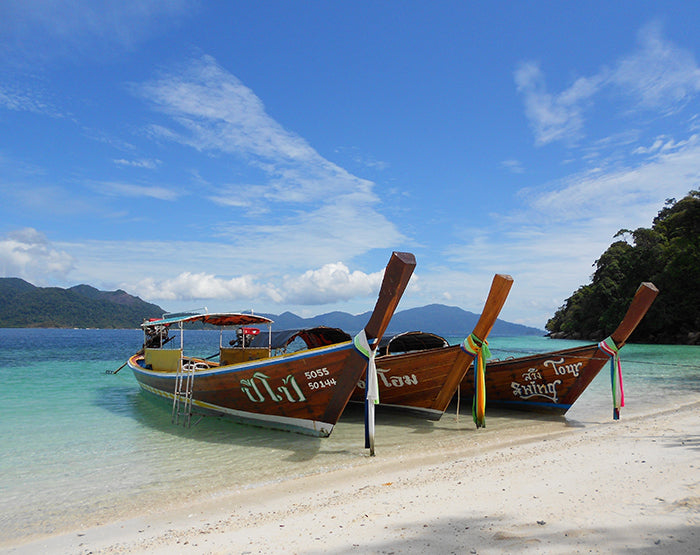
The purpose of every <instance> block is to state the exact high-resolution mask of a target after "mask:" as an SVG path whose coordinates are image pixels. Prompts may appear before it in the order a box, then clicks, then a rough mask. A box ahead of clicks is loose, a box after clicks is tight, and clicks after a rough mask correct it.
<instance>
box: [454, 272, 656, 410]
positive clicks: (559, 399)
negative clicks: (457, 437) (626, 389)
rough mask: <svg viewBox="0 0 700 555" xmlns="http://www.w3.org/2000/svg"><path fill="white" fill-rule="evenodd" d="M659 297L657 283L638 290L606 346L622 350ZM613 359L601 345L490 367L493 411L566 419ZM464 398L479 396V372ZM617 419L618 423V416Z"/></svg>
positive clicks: (465, 384) (467, 382) (467, 383)
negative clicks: (504, 409) (550, 414)
mask: <svg viewBox="0 0 700 555" xmlns="http://www.w3.org/2000/svg"><path fill="white" fill-rule="evenodd" d="M658 294H659V290H658V289H657V288H656V286H654V284H653V283H649V282H643V283H642V284H641V285H640V286H639V288H638V289H637V291H636V293H635V294H634V297H633V298H632V301H631V303H630V306H629V307H628V308H627V312H626V313H625V315H624V317H623V318H622V321H621V322H620V324H619V325H618V326H617V328H616V329H615V331H613V332H612V334H611V335H610V337H609V338H608V339H607V340H606V341H608V340H609V341H610V343H611V344H613V345H615V346H616V348H617V349H621V348H622V347H623V346H624V344H625V342H626V341H627V340H628V339H629V337H630V335H631V334H632V332H633V331H634V330H635V328H636V327H637V325H638V324H639V322H640V321H641V320H642V318H644V315H645V314H646V313H647V311H648V310H649V307H650V306H651V304H652V303H653V302H654V299H656V296H657V295H658ZM609 361H610V357H609V356H608V355H607V354H606V353H605V352H604V351H603V350H602V349H601V348H600V347H599V344H594V345H584V346H582V347H573V348H571V349H563V350H560V351H552V352H549V353H543V354H538V355H532V356H526V357H519V358H514V359H510V360H502V361H493V362H489V363H488V365H487V368H486V402H487V404H489V405H491V406H494V405H500V406H504V407H508V408H515V409H521V410H534V411H550V412H554V413H558V414H564V413H565V412H566V411H568V410H569V409H570V408H571V405H573V404H574V403H575V402H576V399H578V398H579V396H580V395H581V393H583V391H584V390H585V389H586V388H587V387H588V385H589V384H590V383H591V382H592V381H593V378H595V377H596V376H597V375H598V372H600V369H601V368H602V367H603V366H604V365H605V363H606V362H609ZM460 393H461V394H462V395H463V396H464V397H472V396H473V394H474V372H473V370H472V371H471V372H469V373H468V374H467V376H466V378H465V379H464V380H462V383H461V385H460ZM618 409H619V407H616V409H615V411H616V412H615V415H616V417H617V410H618Z"/></svg>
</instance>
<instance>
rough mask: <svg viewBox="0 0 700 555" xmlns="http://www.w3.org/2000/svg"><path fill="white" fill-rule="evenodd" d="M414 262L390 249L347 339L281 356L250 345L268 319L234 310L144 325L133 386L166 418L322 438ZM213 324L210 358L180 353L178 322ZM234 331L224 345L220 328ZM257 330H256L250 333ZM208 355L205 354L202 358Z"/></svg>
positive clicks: (343, 403)
mask: <svg viewBox="0 0 700 555" xmlns="http://www.w3.org/2000/svg"><path fill="white" fill-rule="evenodd" d="M415 265H416V262H415V257H414V256H413V255H412V254H410V253H399V252H395V253H393V254H392V256H391V259H390V260H389V263H388V265H387V267H386V270H385V272H384V278H383V281H382V286H381V290H380V292H379V298H378V300H377V303H376V305H375V308H374V311H373V313H372V315H371V317H370V319H369V321H368V323H367V325H366V326H365V328H364V330H362V331H361V332H360V334H358V336H357V337H356V338H355V340H354V341H344V342H341V343H333V344H330V345H325V346H319V347H316V348H312V349H307V350H302V351H298V352H294V353H288V354H280V355H276V354H273V352H272V350H271V348H270V346H269V343H268V346H266V347H254V346H251V344H252V342H253V341H252V339H253V338H255V336H260V335H263V334H261V333H260V328H259V327H254V326H261V325H267V326H268V333H267V335H268V337H271V333H272V332H271V327H270V325H271V324H272V321H271V320H269V319H268V318H265V317H262V316H256V315H253V314H239V313H223V314H222V313H217V314H210V313H195V314H181V315H175V316H170V317H164V318H161V319H158V320H153V321H148V322H144V323H143V324H142V328H143V330H144V333H145V338H146V340H145V341H144V347H143V349H141V351H139V352H138V353H136V354H135V355H133V356H132V357H131V358H130V359H129V360H128V365H129V367H130V368H131V370H132V372H133V373H134V376H135V377H136V380H137V381H138V383H139V385H140V387H141V388H142V389H143V390H145V391H147V392H149V393H152V394H155V395H157V396H159V397H163V398H167V399H170V400H172V401H173V420H174V421H175V422H178V421H179V418H180V417H181V416H182V417H183V419H184V421H185V422H186V423H189V420H190V418H191V416H192V413H193V412H195V413H203V414H213V415H217V416H227V417H231V418H233V419H235V420H239V421H242V422H245V423H250V424H255V425H259V426H263V427H269V428H278V429H285V430H291V431H295V432H300V433H304V434H308V435H313V436H319V437H327V436H329V435H330V434H331V432H332V431H333V427H334V426H335V424H336V423H337V421H338V418H339V417H340V415H341V413H342V412H343V409H344V408H345V406H346V404H347V402H348V400H349V399H350V395H351V394H352V392H353V390H354V389H355V386H356V385H357V382H358V380H359V379H360V377H361V376H362V374H363V372H364V371H365V370H366V368H367V367H368V360H371V358H372V356H373V351H374V349H376V346H377V345H378V344H379V341H380V340H381V338H382V335H383V334H384V332H385V330H386V327H387V325H388V324H389V321H390V320H391V317H392V316H393V314H394V311H395V309H396V306H397V305H398V303H399V300H400V299H401V296H402V295H403V292H404V290H405V288H406V286H407V284H408V281H409V279H410V277H411V274H412V273H413V269H414V268H415ZM193 323H198V324H210V325H214V326H217V327H218V328H219V329H220V331H221V333H220V335H219V350H218V358H219V360H218V361H214V360H208V359H207V358H200V357H195V356H189V355H187V354H185V352H184V345H183V343H184V340H183V337H184V333H183V332H184V325H185V324H193ZM173 327H177V328H179V332H180V346H179V348H172V347H169V348H165V343H166V342H168V341H169V340H170V339H169V338H168V330H170V329H171V328H173ZM232 330H234V331H235V330H238V331H237V333H236V336H235V338H234V339H233V340H231V341H229V343H228V344H231V342H233V346H232V347H228V346H224V345H226V344H227V343H226V342H225V341H224V339H223V338H224V331H226V332H227V333H231V332H232ZM255 330H257V331H255ZM210 358H213V357H210Z"/></svg>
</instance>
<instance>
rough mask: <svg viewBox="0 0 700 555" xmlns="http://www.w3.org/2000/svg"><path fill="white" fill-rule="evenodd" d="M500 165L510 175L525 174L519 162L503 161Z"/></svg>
mask: <svg viewBox="0 0 700 555" xmlns="http://www.w3.org/2000/svg"><path fill="white" fill-rule="evenodd" d="M501 165H502V166H503V167H504V168H506V169H508V170H509V171H511V172H512V173H525V168H524V167H523V163H522V162H521V161H520V160H512V159H511V160H503V162H501Z"/></svg>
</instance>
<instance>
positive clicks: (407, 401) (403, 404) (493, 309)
mask: <svg viewBox="0 0 700 555" xmlns="http://www.w3.org/2000/svg"><path fill="white" fill-rule="evenodd" d="M512 285H513V278H512V277H511V276H509V275H505V274H496V275H495V276H494V278H493V282H492V283H491V288H490V290H489V294H488V296H487V299H486V302H485V304H484V310H483V311H482V313H481V316H480V317H479V320H478V322H477V323H476V326H475V327H474V331H473V333H472V335H471V338H473V340H474V341H477V342H478V343H480V344H483V343H484V342H485V341H486V339H487V338H488V335H489V333H490V332H491V329H492V328H493V325H494V323H495V322H496V319H497V317H498V314H499V313H500V311H501V308H503V304H504V303H505V301H506V298H507V297H508V293H509V292H510V289H511V287H512ZM414 333H415V334H418V335H419V336H420V335H431V336H432V335H433V334H422V333H421V332H411V333H408V334H399V336H396V337H395V338H393V339H392V341H395V340H396V339H397V338H399V337H401V336H403V335H405V336H410V335H412V334H414ZM433 337H435V338H437V339H440V340H442V341H443V342H444V345H445V346H444V347H443V346H440V347H435V348H432V347H431V348H425V349H422V350H408V349H407V352H404V353H396V354H390V347H389V346H387V350H388V351H387V353H386V354H384V355H383V356H378V357H377V358H376V366H377V381H378V386H379V401H380V404H381V405H382V406H387V407H392V408H397V409H401V410H403V411H406V412H409V413H413V414H415V415H417V416H422V417H423V418H427V419H429V420H439V419H440V417H441V416H442V415H443V413H444V412H445V409H447V407H448V405H449V404H450V401H451V400H452V397H453V395H454V393H455V391H456V390H457V388H458V387H459V384H460V382H461V380H462V379H463V378H464V376H465V374H466V372H467V370H468V368H469V365H470V364H472V362H473V360H474V353H469V352H467V351H466V350H465V349H463V348H462V346H461V345H447V341H446V340H444V339H443V338H441V337H439V336H433ZM389 345H391V341H390V342H389ZM404 348H405V347H404ZM365 388H366V384H365V382H364V380H363V381H360V382H359V383H358V387H357V389H356V390H355V392H354V393H353V395H352V398H351V400H352V401H355V402H362V401H364V399H365V393H366V389H365Z"/></svg>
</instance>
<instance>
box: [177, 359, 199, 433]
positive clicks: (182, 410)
mask: <svg viewBox="0 0 700 555" xmlns="http://www.w3.org/2000/svg"><path fill="white" fill-rule="evenodd" d="M196 368H197V366H196V364H194V363H193V362H187V363H184V364H183V362H182V361H180V366H179V368H178V370H177V375H176V376H175V391H174V392H173V415H172V422H173V424H179V423H180V417H181V416H182V417H183V422H182V424H183V426H184V427H185V428H189V427H190V419H191V418H192V388H193V387H194V371H195V370H196Z"/></svg>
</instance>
